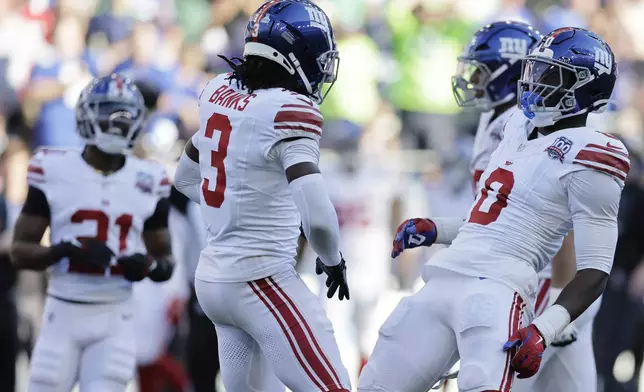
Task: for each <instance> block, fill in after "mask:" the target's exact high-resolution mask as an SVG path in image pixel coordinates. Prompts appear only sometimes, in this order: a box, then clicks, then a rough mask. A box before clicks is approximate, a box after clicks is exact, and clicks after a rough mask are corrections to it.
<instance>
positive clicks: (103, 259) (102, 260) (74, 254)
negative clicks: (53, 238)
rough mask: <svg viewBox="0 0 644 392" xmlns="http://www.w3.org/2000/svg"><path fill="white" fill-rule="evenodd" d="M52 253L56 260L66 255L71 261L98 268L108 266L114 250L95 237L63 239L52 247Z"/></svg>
mask: <svg viewBox="0 0 644 392" xmlns="http://www.w3.org/2000/svg"><path fill="white" fill-rule="evenodd" d="M52 254H53V255H54V257H55V258H56V259H58V260H60V259H61V258H63V257H67V258H68V259H69V261H70V262H72V263H82V264H86V265H91V266H92V267H95V268H97V269H99V270H104V269H106V268H109V267H110V263H111V261H112V257H114V252H112V250H111V249H110V248H109V247H108V246H107V245H106V244H105V243H104V242H101V241H99V240H96V239H88V240H83V242H79V241H76V240H74V241H63V242H60V243H58V244H56V245H54V246H53V247H52Z"/></svg>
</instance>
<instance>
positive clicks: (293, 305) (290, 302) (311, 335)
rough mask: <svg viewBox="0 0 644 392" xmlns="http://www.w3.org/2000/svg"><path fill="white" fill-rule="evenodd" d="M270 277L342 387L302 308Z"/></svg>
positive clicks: (336, 381)
mask: <svg viewBox="0 0 644 392" xmlns="http://www.w3.org/2000/svg"><path fill="white" fill-rule="evenodd" d="M268 279H269V280H270V281H271V283H272V284H273V286H275V288H277V290H278V291H279V292H280V293H281V294H282V297H284V298H285V299H286V301H288V303H289V304H290V305H291V307H292V308H293V310H295V313H297V316H298V317H299V318H300V320H302V324H304V328H306V330H307V331H308V333H309V336H310V337H311V340H313V344H314V345H315V348H317V350H318V353H320V356H321V357H322V360H323V361H324V363H326V366H327V368H329V370H331V374H332V376H333V380H334V381H335V383H336V384H337V386H338V387H340V386H341V385H342V382H341V381H340V377H338V374H337V373H336V371H335V369H334V368H333V366H331V361H329V359H328V358H327V357H326V355H324V351H322V348H321V347H320V345H319V344H318V341H317V339H315V335H314V334H313V331H311V327H309V324H308V323H307V322H306V319H305V318H304V316H302V313H300V310H299V309H298V308H297V306H295V303H293V300H291V298H289V296H288V295H287V294H286V292H285V291H284V290H282V288H281V287H280V286H279V285H278V284H277V283H276V282H275V280H273V278H271V277H269V278H268Z"/></svg>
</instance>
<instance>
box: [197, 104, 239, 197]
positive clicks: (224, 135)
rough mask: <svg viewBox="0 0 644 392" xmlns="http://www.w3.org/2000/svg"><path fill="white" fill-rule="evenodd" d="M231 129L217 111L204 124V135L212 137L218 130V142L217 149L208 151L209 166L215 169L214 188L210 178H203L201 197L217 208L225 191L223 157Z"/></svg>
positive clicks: (226, 149) (226, 150)
mask: <svg viewBox="0 0 644 392" xmlns="http://www.w3.org/2000/svg"><path fill="white" fill-rule="evenodd" d="M232 130H233V127H232V125H231V124H230V119H229V118H228V117H227V116H225V115H223V114H219V113H214V114H213V115H212V116H210V118H209V119H208V123H207V124H206V132H205V136H206V137H207V138H209V139H212V137H213V135H214V133H215V131H219V132H220V133H221V134H220V135H219V144H218V145H217V151H210V166H212V167H214V168H215V169H217V179H216V181H215V190H214V191H211V190H210V179H209V178H205V176H204V180H203V184H202V185H201V191H202V192H203V198H204V200H205V201H206V204H207V205H209V206H210V207H214V208H219V207H221V205H222V204H223V203H224V192H225V191H226V168H225V167H224V159H226V156H228V143H229V142H230V132H231V131H232Z"/></svg>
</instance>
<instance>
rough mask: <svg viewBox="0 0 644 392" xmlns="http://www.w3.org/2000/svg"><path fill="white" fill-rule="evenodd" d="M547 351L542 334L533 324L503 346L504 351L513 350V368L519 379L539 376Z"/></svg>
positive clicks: (517, 333)
mask: <svg viewBox="0 0 644 392" xmlns="http://www.w3.org/2000/svg"><path fill="white" fill-rule="evenodd" d="M545 349H546V344H545V342H544V341H543V337H542V336H541V333H540V332H539V330H538V329H537V327H535V326H534V325H533V324H530V325H528V326H527V327H525V328H521V329H520V330H518V331H517V332H515V333H514V335H512V336H511V337H510V339H509V340H508V341H507V342H506V343H505V344H504V345H503V351H508V350H512V351H511V352H512V353H514V355H513V356H512V361H511V364H512V368H513V369H514V371H515V372H517V378H528V377H532V376H534V375H535V374H537V371H538V370H539V366H541V357H542V356H543V351H544V350H545Z"/></svg>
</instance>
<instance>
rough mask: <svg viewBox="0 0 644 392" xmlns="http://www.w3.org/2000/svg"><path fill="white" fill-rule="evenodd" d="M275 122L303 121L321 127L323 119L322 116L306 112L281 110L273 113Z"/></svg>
mask: <svg viewBox="0 0 644 392" xmlns="http://www.w3.org/2000/svg"><path fill="white" fill-rule="evenodd" d="M274 121H275V122H276V123H281V122H282V123H283V122H293V123H304V124H309V125H314V126H316V127H319V128H322V125H323V124H324V120H323V119H322V117H320V116H318V115H315V114H313V113H308V112H296V111H281V112H278V113H277V115H275V120H274Z"/></svg>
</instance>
